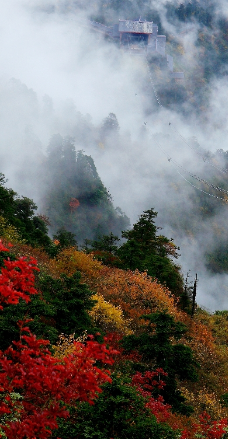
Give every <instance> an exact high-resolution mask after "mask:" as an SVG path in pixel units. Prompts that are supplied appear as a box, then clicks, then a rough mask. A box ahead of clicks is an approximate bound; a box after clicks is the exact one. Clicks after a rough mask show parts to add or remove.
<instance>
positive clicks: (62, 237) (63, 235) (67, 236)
mask: <svg viewBox="0 0 228 439" xmlns="http://www.w3.org/2000/svg"><path fill="white" fill-rule="evenodd" d="M53 238H54V239H56V240H57V241H59V244H58V247H59V249H60V250H62V249H63V248H67V247H75V246H76V245H77V241H76V239H75V235H74V234H73V233H71V232H68V231H67V230H66V229H65V228H64V227H61V228H60V229H59V230H57V232H56V234H55V235H54V236H53Z"/></svg>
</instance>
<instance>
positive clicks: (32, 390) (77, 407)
mask: <svg viewBox="0 0 228 439" xmlns="http://www.w3.org/2000/svg"><path fill="white" fill-rule="evenodd" d="M5 191H6V192H4V190H3V188H2V195H3V194H5V195H6V193H8V192H7V190H6V189H5ZM8 195H9V194H8ZM11 195H12V194H11ZM2 200H3V198H2ZM7 200H8V198H7V197H5V198H4V202H3V204H4V209H2V211H1V214H2V217H1V218H2V219H1V237H2V242H1V249H0V250H1V253H0V256H1V260H0V261H1V275H0V297H1V308H2V309H1V311H0V312H1V316H0V334H1V335H0V348H1V355H0V363H1V403H0V415H1V421H0V427H1V430H0V432H1V436H2V437H7V438H10V439H11V438H18V439H22V438H24V437H26V438H31V439H32V438H35V437H36V438H48V437H53V438H54V437H56V438H57V437H58V438H59V437H60V438H62V439H64V438H65V439H69V438H72V439H73V438H75V437H79V438H86V437H88V435H89V437H96V438H102V439H110V438H116V439H117V438H126V437H127V438H130V437H135V438H137V439H138V438H140V437H142V438H148V439H149V438H150V437H151V436H152V437H155V438H157V439H164V438H173V439H177V438H182V439H184V438H197V437H202V438H208V439H209V438H210V439H212V438H217V439H219V438H225V437H226V436H225V435H226V431H227V420H226V418H227V416H228V412H227V394H228V370H227V331H228V327H227V312H225V311H223V312H219V311H218V312H216V313H215V314H209V313H207V312H205V311H203V310H202V309H200V308H199V307H196V308H194V309H193V313H192V296H191V291H189V292H188V293H189V294H188V306H187V307H186V303H185V306H183V302H182V300H181V296H180V294H177V292H176V291H175V289H174V290H173V291H172V289H171V290H170V289H168V288H167V287H166V286H165V284H164V281H163V280H162V279H159V276H158V278H157V279H156V278H155V277H154V276H153V273H151V275H150V274H149V270H150V269H152V268H153V265H154V264H155V265H156V255H157V257H158V256H159V258H160V262H162V259H163V260H164V261H163V262H164V267H165V266H166V263H165V261H166V259H167V254H170V253H171V254H172V253H174V252H175V246H174V244H173V243H172V241H171V242H170V241H169V240H167V238H166V239H165V237H162V236H160V235H157V234H156V232H157V230H156V227H155V225H154V217H155V216H156V214H155V213H154V211H153V210H150V211H147V212H144V214H142V215H141V218H140V219H139V222H138V223H137V224H135V225H134V227H133V229H132V230H131V231H129V232H128V236H126V238H128V241H127V242H128V246H131V245H132V240H133V239H134V246H135V255H136V256H137V251H138V252H139V251H140V252H141V253H140V254H141V256H143V254H144V256H145V259H144V264H145V265H144V266H142V267H138V268H137V258H135V259H134V264H136V266H134V270H133V271H132V270H130V269H129V268H128V269H123V268H118V267H116V266H115V264H116V260H118V262H119V263H120V261H121V257H122V258H123V264H124V260H127V263H129V261H130V260H131V259H129V260H128V259H127V257H126V255H127V251H128V247H123V250H124V253H123V251H122V254H121V253H120V254H119V255H118V256H116V257H114V255H113V251H114V250H115V246H112V248H110V252H109V253H110V258H107V253H108V250H107V248H106V251H105V253H106V259H104V260H105V262H106V264H107V265H104V264H103V263H102V262H101V261H99V260H97V257H98V258H100V256H101V254H100V253H99V252H98V253H96V251H95V252H94V253H93V252H91V250H90V251H89V253H87V251H88V249H87V251H85V250H84V251H82V250H81V251H80V250H78V249H77V247H76V246H71V245H70V244H69V243H68V244H66V243H65V248H64V246H61V243H60V242H58V241H56V240H55V241H52V240H51V239H50V238H48V237H47V234H45V231H44V229H43V243H44V244H43V243H40V242H39V239H40V237H39V236H38V238H37V240H36V242H34V233H33V229H32V228H31V236H33V241H32V242H29V239H28V236H30V235H26V234H24V235H23V236H24V238H22V232H23V233H25V230H23V227H22V225H21V223H20V222H16V223H15V224H14V225H11V220H10V217H9V212H8V210H7ZM11 201H12V200H11ZM15 202H16V200H15V201H14V202H13V203H11V206H12V208H14V203H15ZM30 203H31V200H30ZM4 215H5V217H4ZM33 218H35V217H33V216H31V215H30V213H29V216H28V217H27V216H26V214H25V218H24V221H25V223H26V221H27V223H28V226H29V225H30V223H31V222H32V224H33V223H34V221H33ZM40 221H41V223H42V221H43V220H42V219H40ZM28 226H27V227H28ZM28 229H29V227H28ZM27 233H28V232H27ZM44 236H46V240H47V242H48V246H46V240H44ZM113 236H114V235H112V236H111V238H112V237H113ZM139 236H140V240H138V237H139ZM151 236H153V237H154V240H155V242H156V245H158V244H159V245H158V249H159V253H158V254H156V251H155V248H156V245H155V244H153V246H152V247H151V250H150V251H151V252H152V255H153V258H152V259H151V260H149V261H148V258H147V247H148V245H149V243H150V237H151ZM26 238H27V243H26ZM10 241H11V242H12V244H10ZM101 242H103V245H104V242H105V243H106V244H107V239H106V240H105V239H104V238H103V241H101ZM92 244H93V245H95V244H96V245H97V241H96V243H95V244H94V242H93V243H92ZM167 245H168V247H165V246H167ZM137 246H138V247H137ZM136 247H137V248H136ZM50 248H51V249H52V251H50ZM162 248H163V250H164V249H165V248H166V253H165V252H162V251H161V250H162ZM171 249H172V252H171ZM54 250H55V251H54ZM136 250H137V251H136ZM143 252H144V253H143ZM153 252H154V253H153ZM167 252H168V253H167ZM95 255H96V257H95ZM129 255H132V254H131V252H130V251H129ZM102 256H103V253H102ZM141 259H142V258H141ZM146 264H147V265H146ZM170 264H171V265H170V267H172V269H173V270H177V267H176V266H175V264H173V263H171V260H170ZM172 264H173V265H172ZM146 267H148V271H144V269H146ZM182 288H183V285H182ZM183 293H184V291H183ZM183 308H184V309H186V311H187V312H186V311H184V310H183ZM18 322H19V323H18ZM105 346H106V347H105ZM102 364H103V365H102ZM107 369H108V370H109V372H108V371H107ZM44 376H45V380H44ZM57 383H58V386H57ZM92 402H93V404H92V405H91V403H92Z"/></svg>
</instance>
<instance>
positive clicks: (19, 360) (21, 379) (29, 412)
mask: <svg viewBox="0 0 228 439" xmlns="http://www.w3.org/2000/svg"><path fill="white" fill-rule="evenodd" d="M0 251H2V252H7V251H8V249H7V248H6V247H4V246H3V245H2V243H0ZM35 270H38V269H37V267H36V263H35V260H33V259H30V261H26V260H25V258H19V259H17V260H15V261H10V260H5V261H4V267H3V268H2V269H1V274H0V303H1V309H2V307H3V305H5V304H14V305H17V304H18V302H19V300H20V299H21V300H25V301H26V302H29V301H30V295H34V294H37V291H36V289H35V287H34V271H35ZM26 323H28V321H27V320H25V321H24V322H23V321H20V322H19V328H20V334H21V335H20V339H19V341H17V342H15V341H12V345H11V346H9V347H8V348H7V349H6V351H4V352H3V351H0V381H1V387H0V436H1V437H3V438H8V439H15V438H17V439H24V438H25V437H26V438H27V439H34V438H35V437H39V438H40V439H47V438H48V437H50V436H51V434H52V430H54V429H56V428H58V419H59V418H64V419H65V418H67V416H68V415H69V413H68V411H67V408H66V404H69V403H71V404H72V403H74V404H75V403H76V402H78V401H87V402H88V403H92V402H93V400H94V399H95V398H96V397H97V395H98V393H99V392H100V391H101V388H100V385H101V384H102V383H105V382H107V381H109V382H111V378H110V373H109V371H108V370H106V369H102V368H101V365H104V364H105V365H111V364H113V359H112V355H113V354H114V353H116V352H115V351H113V350H112V349H111V348H110V349H107V348H106V346H105V344H99V343H97V342H95V341H94V340H93V337H92V336H91V337H89V339H88V341H87V342H86V343H82V342H74V349H73V351H72V353H71V354H70V355H68V356H65V357H63V358H61V359H58V358H55V357H53V356H52V354H51V352H50V350H49V347H48V346H49V341H47V340H37V338H36V336H35V335H34V334H32V333H31V331H30V329H29V328H28V327H27V326H26ZM97 362H99V367H98V365H97Z"/></svg>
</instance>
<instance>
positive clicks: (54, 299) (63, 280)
mask: <svg viewBox="0 0 228 439" xmlns="http://www.w3.org/2000/svg"><path fill="white" fill-rule="evenodd" d="M80 279H81V275H80V273H79V272H76V273H75V274H73V276H66V275H65V274H62V275H61V277H60V279H54V278H52V277H51V276H48V275H44V276H42V277H40V279H39V288H40V289H41V291H42V294H43V297H44V299H45V300H46V301H47V302H48V303H50V304H51V305H52V306H53V307H54V310H55V315H54V318H55V327H56V329H57V331H58V333H64V334H73V333H74V334H75V335H76V337H77V336H79V335H81V334H82V333H83V331H84V330H89V328H91V326H92V325H91V320H90V317H89V315H88V311H89V310H91V309H92V307H93V305H94V303H95V301H94V300H92V299H91V295H92V292H91V291H90V290H89V289H88V287H87V286H86V285H85V284H82V283H81V282H80Z"/></svg>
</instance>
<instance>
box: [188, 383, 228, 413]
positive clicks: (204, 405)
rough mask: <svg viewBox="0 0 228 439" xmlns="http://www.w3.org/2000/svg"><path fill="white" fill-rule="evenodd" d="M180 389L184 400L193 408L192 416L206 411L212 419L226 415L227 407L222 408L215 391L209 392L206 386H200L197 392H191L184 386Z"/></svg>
mask: <svg viewBox="0 0 228 439" xmlns="http://www.w3.org/2000/svg"><path fill="white" fill-rule="evenodd" d="M180 391H181V393H182V395H183V396H184V397H185V398H186V401H187V402H188V403H189V404H191V405H192V406H193V408H194V417H196V418H198V416H199V415H200V414H201V413H202V412H204V411H206V412H207V413H208V414H209V415H210V416H211V418H212V419H214V420H218V419H220V418H222V417H227V409H226V408H223V407H222V405H221V404H220V402H219V401H218V398H217V395H216V394H215V392H210V391H208V389H207V388H206V387H203V388H201V389H200V390H199V391H198V392H194V393H193V392H191V391H189V390H188V389H186V388H185V387H181V388H180Z"/></svg>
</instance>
